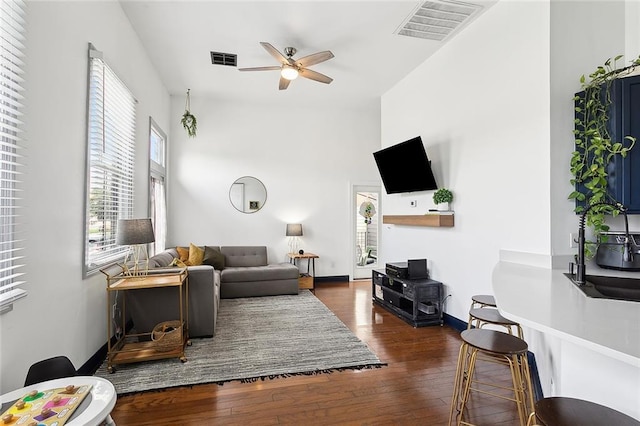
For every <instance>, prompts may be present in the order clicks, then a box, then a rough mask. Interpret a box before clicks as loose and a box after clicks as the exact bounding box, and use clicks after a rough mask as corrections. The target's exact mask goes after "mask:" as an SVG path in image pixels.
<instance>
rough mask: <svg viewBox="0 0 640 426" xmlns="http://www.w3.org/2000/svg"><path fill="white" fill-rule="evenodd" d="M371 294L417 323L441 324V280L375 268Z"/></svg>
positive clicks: (383, 305)
mask: <svg viewBox="0 0 640 426" xmlns="http://www.w3.org/2000/svg"><path fill="white" fill-rule="evenodd" d="M372 274H373V275H372V279H371V285H372V289H371V295H372V299H373V302H374V303H377V304H378V305H380V306H382V307H383V308H385V309H387V310H388V311H390V312H393V313H394V314H396V315H397V316H398V317H400V318H402V319H403V320H404V321H406V322H407V323H409V324H411V325H412V326H414V327H423V326H426V325H442V324H443V320H442V291H443V290H442V283H441V282H439V281H434V280H431V279H428V278H425V279H419V280H409V279H405V278H396V277H392V276H389V275H387V274H386V273H385V272H384V271H378V270H374V271H373V273H372Z"/></svg>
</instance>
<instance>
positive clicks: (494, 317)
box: [467, 308, 524, 339]
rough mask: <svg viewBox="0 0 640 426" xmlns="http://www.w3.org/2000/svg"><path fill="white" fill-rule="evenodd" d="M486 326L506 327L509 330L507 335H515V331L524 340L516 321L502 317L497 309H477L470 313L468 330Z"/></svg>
mask: <svg viewBox="0 0 640 426" xmlns="http://www.w3.org/2000/svg"><path fill="white" fill-rule="evenodd" d="M486 324H493V325H498V326H501V327H504V328H506V329H507V333H509V334H514V333H513V331H514V329H515V331H516V335H517V336H518V337H519V338H521V339H524V337H523V336H524V334H523V333H522V327H521V326H520V324H518V323H517V322H515V321H511V320H510V319H507V318H505V317H503V316H502V315H500V312H498V310H497V309H492V308H475V309H471V310H470V311H469V322H468V325H467V329H471V328H473V327H476V328H482V326H484V325H486Z"/></svg>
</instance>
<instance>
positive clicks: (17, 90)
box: [0, 0, 27, 313]
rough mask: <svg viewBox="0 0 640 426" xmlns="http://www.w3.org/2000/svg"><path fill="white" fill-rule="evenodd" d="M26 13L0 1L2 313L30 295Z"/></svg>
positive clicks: (14, 1)
mask: <svg viewBox="0 0 640 426" xmlns="http://www.w3.org/2000/svg"><path fill="white" fill-rule="evenodd" d="M25 9H26V5H25V3H24V2H23V1H21V0H0V22H1V25H0V313H4V312H8V311H10V310H11V309H12V307H13V305H12V303H13V302H14V301H16V300H18V299H20V298H22V297H25V296H26V295H27V292H26V290H24V289H21V288H18V287H19V286H20V285H22V284H24V281H23V275H24V272H21V271H22V268H23V267H24V256H23V255H22V250H23V244H24V241H23V240H22V239H21V236H20V226H21V224H20V222H19V219H20V216H19V214H18V209H19V208H20V207H21V206H20V200H21V198H20V195H19V192H20V183H21V182H20V176H21V174H22V173H21V169H22V168H23V165H22V164H21V160H22V156H21V155H20V153H19V152H20V150H21V143H22V139H21V138H20V132H21V127H22V121H21V118H20V116H21V115H22V113H21V112H20V111H21V110H22V102H23V97H22V92H23V91H24V89H23V87H22V83H23V79H22V75H23V71H22V65H23V60H24V39H25V38H24V33H25V30H24V27H25V25H26V22H25Z"/></svg>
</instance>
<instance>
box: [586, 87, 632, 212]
mask: <svg viewBox="0 0 640 426" xmlns="http://www.w3.org/2000/svg"><path fill="white" fill-rule="evenodd" d="M610 92H611V100H612V104H611V109H610V111H609V126H608V127H609V132H610V135H611V139H612V140H613V141H615V142H621V143H623V144H624V146H625V147H628V146H629V145H630V143H631V142H630V141H628V140H624V137H625V136H633V137H635V138H637V139H638V141H637V142H636V144H635V146H634V148H633V149H632V150H631V151H630V152H629V154H628V155H627V157H626V158H622V157H621V156H619V155H617V156H615V157H614V159H613V160H612V161H611V163H610V164H609V165H608V167H607V185H608V190H609V193H610V194H611V196H612V197H613V198H614V199H615V200H617V201H619V202H621V203H622V204H624V205H625V206H627V208H628V209H629V210H628V213H631V214H640V75H638V76H633V77H626V78H620V79H617V80H615V81H614V82H613V84H612V85H611V88H610ZM577 95H578V96H580V95H582V93H578V94H577ZM603 96H604V90H603ZM576 117H578V114H576Z"/></svg>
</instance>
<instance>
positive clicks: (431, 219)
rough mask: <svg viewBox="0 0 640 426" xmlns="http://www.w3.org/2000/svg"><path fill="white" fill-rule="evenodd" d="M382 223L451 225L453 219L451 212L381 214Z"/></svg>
mask: <svg viewBox="0 0 640 426" xmlns="http://www.w3.org/2000/svg"><path fill="white" fill-rule="evenodd" d="M382 223H392V224H394V225H409V226H435V227H452V226H453V223H454V220H453V215H452V214H437V213H434V214H421V215H395V216H389V215H386V216H382Z"/></svg>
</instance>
